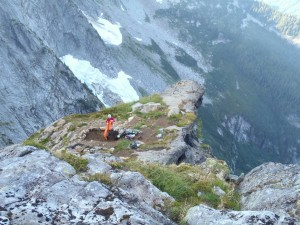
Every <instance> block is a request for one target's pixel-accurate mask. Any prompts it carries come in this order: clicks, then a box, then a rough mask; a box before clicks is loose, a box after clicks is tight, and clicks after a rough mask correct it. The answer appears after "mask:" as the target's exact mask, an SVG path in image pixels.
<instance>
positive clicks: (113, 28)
mask: <svg viewBox="0 0 300 225" xmlns="http://www.w3.org/2000/svg"><path fill="white" fill-rule="evenodd" d="M88 20H89V22H90V24H92V26H93V27H94V28H95V30H96V31H97V32H98V34H99V35H100V37H101V38H102V40H103V41H104V43H106V44H111V45H120V44H122V41H123V36H122V33H121V31H120V28H121V25H120V24H119V23H116V24H113V23H111V22H110V21H108V20H106V19H103V18H98V21H95V20H92V19H91V18H88Z"/></svg>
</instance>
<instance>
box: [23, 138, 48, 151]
mask: <svg viewBox="0 0 300 225" xmlns="http://www.w3.org/2000/svg"><path fill="white" fill-rule="evenodd" d="M22 144H23V145H26V146H34V147H36V148H39V149H45V150H48V148H47V147H46V146H45V145H43V144H41V143H38V142H35V141H33V140H26V141H24V142H23V143H22Z"/></svg>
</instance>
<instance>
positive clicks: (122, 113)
mask: <svg viewBox="0 0 300 225" xmlns="http://www.w3.org/2000/svg"><path fill="white" fill-rule="evenodd" d="M132 104H133V103H122V104H119V105H116V106H114V107H111V108H106V109H103V110H101V112H100V117H101V118H102V119H106V117H107V114H111V115H112V116H113V117H115V118H116V119H117V120H118V119H121V120H127V119H128V118H129V116H130V115H129V113H130V112H131V106H132Z"/></svg>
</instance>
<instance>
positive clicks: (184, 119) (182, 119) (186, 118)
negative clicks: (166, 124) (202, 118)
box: [168, 112, 197, 127]
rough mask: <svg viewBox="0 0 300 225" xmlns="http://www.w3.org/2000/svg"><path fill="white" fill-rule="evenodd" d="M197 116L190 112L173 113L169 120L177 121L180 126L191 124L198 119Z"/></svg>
mask: <svg viewBox="0 0 300 225" xmlns="http://www.w3.org/2000/svg"><path fill="white" fill-rule="evenodd" d="M196 119H197V116H196V114H195V113H192V112H188V113H185V114H181V113H178V114H173V115H171V116H169V117H168V120H169V121H170V122H171V123H175V124H176V126H178V127H185V126H187V125H190V124H191V123H192V122H194V121H196Z"/></svg>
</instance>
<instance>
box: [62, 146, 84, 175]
mask: <svg viewBox="0 0 300 225" xmlns="http://www.w3.org/2000/svg"><path fill="white" fill-rule="evenodd" d="M58 157H59V158H60V159H61V160H64V161H66V162H67V163H69V164H70V165H71V166H73V167H74V169H75V170H76V172H77V173H79V172H86V171H87V170H88V167H87V165H88V160H87V159H84V158H82V157H78V156H75V155H73V154H71V153H68V152H66V150H62V151H61V154H60V155H58Z"/></svg>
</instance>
